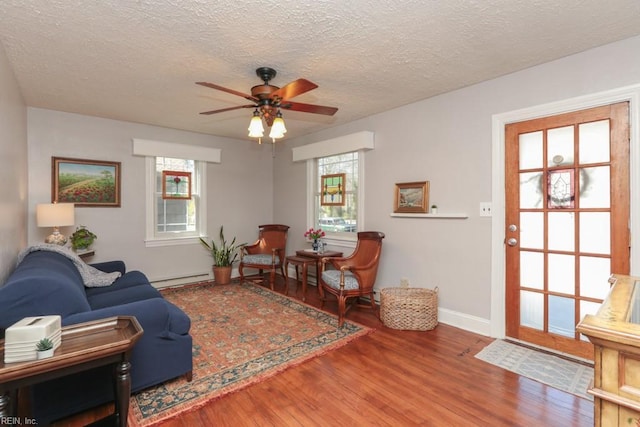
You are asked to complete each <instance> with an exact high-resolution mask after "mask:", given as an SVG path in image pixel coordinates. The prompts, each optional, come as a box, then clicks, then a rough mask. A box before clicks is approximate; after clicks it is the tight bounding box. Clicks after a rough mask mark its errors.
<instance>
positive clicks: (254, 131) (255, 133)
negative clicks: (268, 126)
mask: <svg viewBox="0 0 640 427" xmlns="http://www.w3.org/2000/svg"><path fill="white" fill-rule="evenodd" d="M263 136H264V126H263V125H262V117H260V112H258V110H257V109H256V110H255V111H254V112H253V117H251V122H249V137H250V138H262V137H263Z"/></svg>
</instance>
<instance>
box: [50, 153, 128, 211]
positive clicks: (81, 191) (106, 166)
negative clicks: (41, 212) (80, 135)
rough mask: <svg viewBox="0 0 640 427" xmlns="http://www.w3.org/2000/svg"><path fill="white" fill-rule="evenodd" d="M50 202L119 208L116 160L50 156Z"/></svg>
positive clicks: (118, 181) (118, 164)
mask: <svg viewBox="0 0 640 427" xmlns="http://www.w3.org/2000/svg"><path fill="white" fill-rule="evenodd" d="M51 201H52V202H57V203H74V204H75V205H76V207H113V208H119V207H120V162H107V161H100V160H86V159H72V158H67V157H52V158H51Z"/></svg>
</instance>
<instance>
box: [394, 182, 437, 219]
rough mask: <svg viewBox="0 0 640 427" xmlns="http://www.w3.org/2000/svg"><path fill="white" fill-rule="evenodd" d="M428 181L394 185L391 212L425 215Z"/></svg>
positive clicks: (427, 200)
mask: <svg viewBox="0 0 640 427" xmlns="http://www.w3.org/2000/svg"><path fill="white" fill-rule="evenodd" d="M428 204H429V181H421V182H402V183H399V184H396V193H395V203H394V209H393V212H396V213H402V212H405V213H427V205H428Z"/></svg>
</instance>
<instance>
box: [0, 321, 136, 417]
mask: <svg viewBox="0 0 640 427" xmlns="http://www.w3.org/2000/svg"><path fill="white" fill-rule="evenodd" d="M142 334H143V330H142V327H141V326H140V324H139V323H138V321H137V320H136V318H135V317H133V316H119V317H110V318H106V319H100V320H96V321H93V322H86V323H78V324H76V325H69V326H65V327H63V328H62V344H61V345H60V347H58V349H56V352H55V353H54V355H53V357H50V358H48V359H42V360H33V361H28V362H16V363H4V340H0V419H8V418H9V417H15V416H16V415H17V413H16V412H17V407H18V402H17V401H16V396H17V390H18V389H19V388H20V387H26V386H30V385H32V384H37V383H39V382H42V381H48V380H51V379H54V378H58V377H62V376H65V375H69V374H73V373H76V372H82V371H86V370H89V369H92V368H95V367H98V366H104V365H109V364H114V365H115V373H114V385H115V392H116V401H115V412H114V414H113V415H112V416H110V417H109V418H110V419H111V420H112V423H111V424H115V425H118V426H122V427H126V425H127V414H128V412H129V399H130V397H131V373H130V369H131V363H129V356H130V353H131V349H132V348H133V346H134V344H135V343H136V342H137V341H138V340H139V339H140V337H142ZM33 421H34V424H37V421H38V420H33Z"/></svg>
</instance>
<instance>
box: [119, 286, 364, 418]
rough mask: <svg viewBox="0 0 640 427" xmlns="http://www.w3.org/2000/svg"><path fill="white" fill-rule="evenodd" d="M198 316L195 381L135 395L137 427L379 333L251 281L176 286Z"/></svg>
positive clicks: (172, 293) (177, 298) (177, 300)
mask: <svg viewBox="0 0 640 427" xmlns="http://www.w3.org/2000/svg"><path fill="white" fill-rule="evenodd" d="M162 293H163V296H164V297H165V298H166V299H167V300H168V301H170V302H172V303H173V304H175V305H177V306H178V307H180V308H181V309H183V310H184V311H185V312H186V313H187V315H188V316H189V317H190V318H191V321H192V324H191V332H190V333H191V336H192V337H193V380H192V381H191V382H187V381H186V379H185V378H184V377H179V378H176V379H175V380H172V381H169V382H167V383H164V384H160V385H158V386H156V387H153V388H150V389H147V390H144V391H142V392H140V393H137V394H135V395H134V396H132V397H131V401H130V408H129V425H130V426H134V427H141V426H150V425H153V424H156V423H158V422H160V421H164V420H167V419H170V418H173V417H175V416H177V415H179V414H181V413H184V412H187V411H191V410H194V409H197V408H199V407H201V406H203V405H206V404H207V403H209V402H211V401H212V400H214V399H216V398H219V397H221V396H223V395H225V394H228V393H230V392H233V391H236V390H239V389H241V388H243V387H247V386H248V385H251V384H255V383H257V382H260V381H262V380H264V379H266V378H269V377H271V376H273V375H275V374H277V373H279V372H282V371H284V370H285V369H288V368H291V367H292V366H296V365H298V364H300V363H302V362H304V361H307V360H309V359H311V358H314V357H317V356H320V355H322V354H324V353H327V352H329V351H331V350H334V349H336V348H339V347H342V346H344V345H345V344H347V343H348V342H350V341H352V340H354V339H356V338H358V337H361V336H364V335H366V334H368V333H370V332H373V331H374V329H373V328H368V327H366V326H363V325H359V324H357V323H355V322H352V321H348V320H345V323H344V325H343V327H342V328H338V318H337V316H335V315H333V314H329V313H326V312H324V311H321V310H318V309H316V308H314V307H312V306H310V305H307V304H304V303H302V302H299V301H297V300H294V299H292V298H289V297H285V296H283V295H282V294H278V293H276V292H272V291H271V290H269V289H267V288H264V287H261V286H257V285H254V284H250V283H243V284H230V285H214V284H209V283H208V284H203V285H196V286H188V287H184V288H175V289H169V290H165V291H163V292H162Z"/></svg>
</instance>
